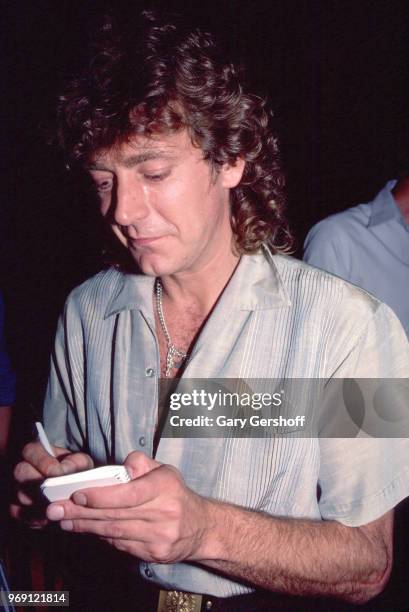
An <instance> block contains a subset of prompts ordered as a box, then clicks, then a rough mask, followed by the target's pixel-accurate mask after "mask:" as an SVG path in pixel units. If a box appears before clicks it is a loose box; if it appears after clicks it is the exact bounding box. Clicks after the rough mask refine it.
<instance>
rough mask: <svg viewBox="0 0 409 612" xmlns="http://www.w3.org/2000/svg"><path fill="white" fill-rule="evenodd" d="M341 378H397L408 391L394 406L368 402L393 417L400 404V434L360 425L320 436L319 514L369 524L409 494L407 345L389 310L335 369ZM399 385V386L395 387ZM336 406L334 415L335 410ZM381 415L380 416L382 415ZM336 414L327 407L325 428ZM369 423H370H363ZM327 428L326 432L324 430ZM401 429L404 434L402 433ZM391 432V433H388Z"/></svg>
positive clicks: (376, 318)
mask: <svg viewBox="0 0 409 612" xmlns="http://www.w3.org/2000/svg"><path fill="white" fill-rule="evenodd" d="M334 378H337V379H341V380H342V379H344V380H346V379H355V380H363V379H368V383H369V382H370V381H371V380H372V379H379V380H381V379H382V380H383V379H385V380H386V379H394V382H395V381H396V383H397V384H398V385H399V384H400V387H401V388H402V386H403V388H404V389H406V391H405V393H403V394H402V393H400V394H399V393H396V394H395V395H396V397H391V400H392V401H391V402H390V404H389V403H388V400H387V399H386V400H385V401H384V405H382V406H379V405H378V406H377V407H376V406H374V405H372V404H365V410H368V409H369V410H374V409H375V408H376V409H377V410H378V411H381V412H382V414H383V415H384V416H385V418H386V420H388V411H389V413H390V420H391V421H393V418H394V414H392V411H396V408H397V407H396V405H392V404H393V403H396V402H400V404H401V405H400V407H399V410H400V414H401V415H404V420H405V423H402V424H401V427H400V424H399V423H396V424H394V425H396V426H395V427H394V429H393V431H394V432H395V433H396V435H395V436H394V437H393V438H391V437H381V435H382V431H381V430H380V431H379V434H380V435H377V434H376V432H374V431H369V432H368V430H365V428H364V429H362V430H360V431H359V432H358V433H357V432H354V433H353V434H352V435H351V436H350V437H349V438H347V437H343V438H341V437H339V438H337V437H320V441H319V443H320V473H319V485H320V489H321V496H320V500H319V507H320V512H321V516H322V517H323V518H324V519H327V520H336V521H339V522H341V523H343V524H345V525H348V526H359V525H364V524H367V523H369V522H371V521H373V520H375V519H377V518H379V517H380V516H382V515H383V514H385V513H386V512H387V511H388V510H390V509H392V508H393V507H394V506H396V504H398V503H399V502H400V501H401V500H402V499H404V498H405V497H407V496H408V495H409V437H398V436H403V435H405V436H406V435H407V432H408V431H409V401H408V400H409V397H408V394H407V389H408V379H409V343H408V340H407V337H406V334H405V332H404V331H403V328H402V326H401V324H400V323H399V321H398V319H397V318H396V316H395V315H394V314H393V312H392V311H391V309H390V308H388V307H387V306H385V305H384V304H380V303H379V307H378V308H377V309H376V311H375V312H374V313H373V315H372V316H371V317H370V320H369V322H368V323H367V324H366V325H365V326H364V329H363V330H362V332H361V334H360V335H359V337H358V340H357V341H356V342H355V343H354V346H353V347H352V349H351V351H350V352H349V354H348V356H347V357H346V358H345V360H344V361H343V362H342V363H341V364H340V366H339V367H338V369H337V371H336V372H334ZM396 388H398V387H396ZM331 410H332V414H331V412H330V411H331ZM378 416H379V415H378ZM336 417H337V415H336V414H335V411H334V403H332V404H328V405H325V402H324V408H323V414H322V415H321V419H322V423H324V436H325V431H328V428H330V427H331V420H332V421H333V420H334V419H335V418H336ZM365 422H366V421H365ZM325 428H326V430H325ZM400 432H402V433H400ZM388 435H389V434H388Z"/></svg>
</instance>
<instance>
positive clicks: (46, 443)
mask: <svg viewBox="0 0 409 612" xmlns="http://www.w3.org/2000/svg"><path fill="white" fill-rule="evenodd" d="M35 426H36V427H37V431H38V438H39V440H40V442H41V444H42V445H43V446H44V448H45V450H46V451H47V453H48V454H49V455H51V456H52V457H55V453H54V451H53V449H52V448H51V444H50V442H49V440H48V438H47V434H46V433H45V431H44V427H43V426H42V424H41V423H40V421H36V424H35Z"/></svg>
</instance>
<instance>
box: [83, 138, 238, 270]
mask: <svg viewBox="0 0 409 612" xmlns="http://www.w3.org/2000/svg"><path fill="white" fill-rule="evenodd" d="M243 167H244V163H243V162H241V161H240V160H239V161H238V162H237V163H236V165H234V166H229V165H227V164H226V165H224V166H223V167H222V168H221V170H220V172H219V173H217V174H216V173H215V172H212V170H211V167H210V165H209V164H208V163H207V162H206V161H204V159H203V153H202V151H201V149H199V148H197V147H195V146H194V145H193V144H192V142H191V140H190V138H189V136H188V133H187V131H186V130H183V131H180V132H177V133H172V134H168V135H158V136H155V137H152V138H147V137H135V138H134V139H133V140H132V141H131V142H130V143H126V144H123V145H122V146H120V147H117V148H113V149H110V150H108V151H106V152H103V153H102V154H100V155H98V156H96V157H95V159H94V161H93V163H92V164H91V165H90V166H89V171H90V174H91V176H92V178H93V180H94V182H95V185H96V188H97V191H98V195H99V198H100V202H101V212H102V214H103V215H104V216H105V217H106V218H107V220H108V221H109V223H110V224H111V226H112V229H113V231H114V233H115V234H116V236H117V237H118V238H119V240H120V241H121V242H122V244H124V245H125V246H126V247H127V248H128V249H129V251H130V253H131V255H132V257H133V258H134V260H135V261H136V263H137V264H138V266H139V268H140V269H141V270H142V272H144V273H145V274H148V275H153V276H164V275H169V274H181V273H195V272H200V271H201V270H202V269H203V270H205V269H206V267H207V266H208V265H210V264H211V262H212V261H213V262H214V261H217V260H218V259H219V258H220V257H223V256H224V253H225V252H226V249H228V250H229V251H231V242H232V230H231V225H230V213H229V190H230V188H232V187H234V186H236V185H237V184H238V183H239V181H240V179H241V176H242V172H243Z"/></svg>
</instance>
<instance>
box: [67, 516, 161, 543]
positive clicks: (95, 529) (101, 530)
mask: <svg viewBox="0 0 409 612" xmlns="http://www.w3.org/2000/svg"><path fill="white" fill-rule="evenodd" d="M60 526H61V528H62V529H63V530H64V531H73V532H75V533H93V534H95V535H98V536H101V537H103V538H112V539H115V540H116V539H125V540H134V541H139V542H144V541H146V539H147V537H149V535H148V534H147V532H146V523H145V521H138V520H133V521H98V520H93V519H77V520H74V521H73V520H64V521H61V523H60Z"/></svg>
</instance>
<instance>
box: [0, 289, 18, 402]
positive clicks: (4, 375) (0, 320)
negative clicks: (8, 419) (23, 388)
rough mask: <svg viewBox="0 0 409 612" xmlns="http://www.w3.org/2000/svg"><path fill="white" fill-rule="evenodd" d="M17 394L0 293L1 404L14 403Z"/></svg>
mask: <svg viewBox="0 0 409 612" xmlns="http://www.w3.org/2000/svg"><path fill="white" fill-rule="evenodd" d="M15 394H16V377H15V375H14V372H13V370H12V368H11V363H10V359H9V357H8V355H7V352H6V342H5V338H4V302H3V298H2V296H1V294H0V406H9V405H10V404H13V403H14V400H15Z"/></svg>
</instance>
